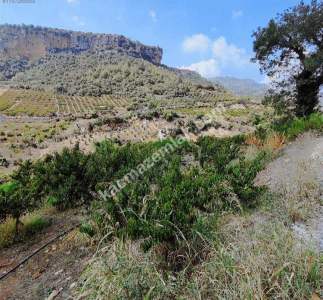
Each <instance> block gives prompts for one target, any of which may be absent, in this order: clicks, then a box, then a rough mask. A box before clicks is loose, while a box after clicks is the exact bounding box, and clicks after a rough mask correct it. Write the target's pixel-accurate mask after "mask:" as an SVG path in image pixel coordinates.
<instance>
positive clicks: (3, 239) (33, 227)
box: [0, 212, 50, 249]
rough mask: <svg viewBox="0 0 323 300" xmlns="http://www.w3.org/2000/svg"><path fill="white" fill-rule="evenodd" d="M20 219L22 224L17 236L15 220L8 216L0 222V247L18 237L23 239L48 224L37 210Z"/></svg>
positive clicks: (7, 245)
mask: <svg viewBox="0 0 323 300" xmlns="http://www.w3.org/2000/svg"><path fill="white" fill-rule="evenodd" d="M21 221H22V223H23V225H21V228H20V231H19V236H18V237H17V236H16V232H15V222H16V221H15V220H14V219H13V218H11V217H8V218H7V219H6V220H5V221H4V222H3V223H1V224H0V249H1V248H5V247H9V246H11V245H12V244H13V243H14V242H16V241H17V239H18V238H19V240H20V241H24V240H26V239H27V238H30V237H31V236H33V235H35V234H36V233H37V232H40V231H42V230H43V229H44V228H46V227H48V226H49V225H50V222H49V221H48V220H47V219H45V218H44V217H42V216H41V215H39V213H38V212H34V213H31V214H26V215H25V216H23V217H22V219H21Z"/></svg>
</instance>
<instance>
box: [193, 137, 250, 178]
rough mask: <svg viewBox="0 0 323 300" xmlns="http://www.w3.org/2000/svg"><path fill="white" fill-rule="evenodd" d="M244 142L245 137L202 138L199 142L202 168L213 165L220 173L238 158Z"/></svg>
mask: <svg viewBox="0 0 323 300" xmlns="http://www.w3.org/2000/svg"><path fill="white" fill-rule="evenodd" d="M243 141H244V137H243V136H236V137H233V138H212V137H208V136H206V137H202V138H200V139H199V140H198V141H197V145H198V146H199V147H200V149H199V153H198V159H199V161H200V164H201V165H202V166H205V165H206V164H209V163H211V164H212V166H214V167H215V168H216V169H217V170H218V171H219V172H221V171H223V170H224V168H225V167H226V165H227V164H228V163H229V162H230V161H232V160H233V159H235V158H237V157H238V154H239V150H240V146H241V144H242V143H243Z"/></svg>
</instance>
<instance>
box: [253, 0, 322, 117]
mask: <svg viewBox="0 0 323 300" xmlns="http://www.w3.org/2000/svg"><path fill="white" fill-rule="evenodd" d="M322 25H323V2H321V1H316V0H313V1H311V3H309V4H305V3H304V2H301V3H300V4H299V5H297V6H295V7H293V8H290V9H288V10H286V11H284V12H283V13H281V14H279V15H278V16H277V17H276V18H275V19H271V20H270V21H269V23H268V25H267V26H266V27H264V28H258V29H257V31H255V32H254V33H253V37H254V45H253V48H254V51H255V57H254V58H253V61H254V62H258V63H259V64H260V67H261V70H262V71H263V72H264V73H266V74H267V75H268V76H269V77H270V78H271V79H273V81H274V82H276V86H275V88H276V92H277V91H279V94H281V95H285V97H273V99H279V101H285V102H287V103H288V104H291V105H290V106H289V107H292V108H293V110H294V111H295V113H296V115H297V116H306V115H309V114H310V113H312V112H313V111H314V110H315V108H316V106H317V104H318V101H319V90H320V86H321V85H322V84H323V26H322ZM277 94H278V93H276V95H277ZM286 95H288V97H286ZM282 99H283V100H282Z"/></svg>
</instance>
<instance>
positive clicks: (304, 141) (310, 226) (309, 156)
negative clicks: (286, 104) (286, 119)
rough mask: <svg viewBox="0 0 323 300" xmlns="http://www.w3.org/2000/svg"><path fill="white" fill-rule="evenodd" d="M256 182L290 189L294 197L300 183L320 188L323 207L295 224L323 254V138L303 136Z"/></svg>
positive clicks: (268, 167) (261, 173)
mask: <svg viewBox="0 0 323 300" xmlns="http://www.w3.org/2000/svg"><path fill="white" fill-rule="evenodd" d="M256 181H257V183H258V184H265V185H267V186H268V187H269V189H270V190H271V191H273V192H279V191H281V190H282V189H288V191H289V193H291V194H292V193H294V192H296V191H298V190H299V189H298V187H299V185H300V183H304V182H311V181H312V182H313V183H315V184H317V185H318V188H319V193H320V196H319V197H320V202H321V206H320V207H318V208H317V209H316V211H315V213H314V215H313V216H311V218H309V219H308V220H306V221H305V222H303V223H302V222H296V223H295V224H294V231H295V232H296V234H297V235H299V236H301V237H302V238H304V239H306V240H308V241H309V242H314V244H315V245H316V246H317V248H318V249H319V250H320V251H323V206H322V203H323V202H322V201H323V136H322V135H321V136H317V135H315V134H313V133H306V134H304V135H302V136H300V137H299V138H298V139H297V140H296V141H294V142H292V143H291V144H290V145H288V146H287V147H286V148H285V149H284V150H283V154H282V156H281V157H279V158H278V159H276V160H274V161H273V162H271V163H270V164H269V165H268V166H267V168H266V169H265V170H264V171H262V172H260V174H258V177H257V180H256Z"/></svg>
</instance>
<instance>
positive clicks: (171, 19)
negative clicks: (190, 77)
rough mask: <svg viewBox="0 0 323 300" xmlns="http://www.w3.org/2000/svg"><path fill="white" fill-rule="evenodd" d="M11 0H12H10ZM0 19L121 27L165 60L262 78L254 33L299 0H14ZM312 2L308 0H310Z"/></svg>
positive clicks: (212, 72)
mask: <svg viewBox="0 0 323 300" xmlns="http://www.w3.org/2000/svg"><path fill="white" fill-rule="evenodd" d="M7 1H9V2H10V0H7ZM24 1H30V2H34V3H28V4H27V3H24V4H23V3H16V4H14V3H3V0H0V23H10V24H21V23H24V24H34V25H41V26H50V27H57V28H66V29H72V30H81V31H91V32H101V33H117V34H123V35H125V36H127V37H130V38H132V39H135V40H138V41H141V42H143V43H145V44H149V45H159V46H160V47H162V48H163V49H164V57H163V63H164V64H166V65H170V66H174V67H185V68H190V69H193V70H196V71H198V72H200V73H201V74H202V75H204V76H206V77H212V76H216V75H220V76H225V75H229V76H236V77H241V78H252V79H255V80H257V81H262V80H263V79H264V76H262V75H260V73H259V71H258V67H257V66H256V65H254V64H251V63H250V62H249V59H250V57H251V56H252V37H251V34H252V32H253V30H255V29H256V28H257V27H258V26H264V25H266V24H267V23H268V20H269V19H270V18H271V17H273V16H275V15H276V14H277V13H278V12H282V11H283V10H284V9H286V8H289V7H291V6H293V5H295V4H297V3H298V2H299V1H296V0H264V1H259V0H258V1H256V0H204V1H203V0H202V1H198V0H185V1H184V0H154V1H152V0H150V1H149V0H105V1H104V0H11V2H24ZM306 2H308V1H306Z"/></svg>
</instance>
